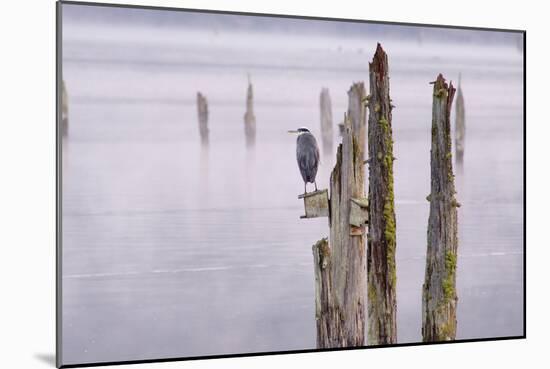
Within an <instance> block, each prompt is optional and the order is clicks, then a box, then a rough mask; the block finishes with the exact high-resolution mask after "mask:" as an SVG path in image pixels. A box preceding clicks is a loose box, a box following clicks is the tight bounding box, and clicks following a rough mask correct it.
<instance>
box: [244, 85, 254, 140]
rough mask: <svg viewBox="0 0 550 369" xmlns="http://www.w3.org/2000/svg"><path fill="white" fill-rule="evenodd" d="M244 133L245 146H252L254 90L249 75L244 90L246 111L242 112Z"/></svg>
mask: <svg viewBox="0 0 550 369" xmlns="http://www.w3.org/2000/svg"><path fill="white" fill-rule="evenodd" d="M244 134H245V139H246V146H247V147H252V146H254V145H255V143H256V116H255V115H254V90H253V87H252V83H251V82H250V77H249V78H248V89H247V91H246V113H245V114H244Z"/></svg>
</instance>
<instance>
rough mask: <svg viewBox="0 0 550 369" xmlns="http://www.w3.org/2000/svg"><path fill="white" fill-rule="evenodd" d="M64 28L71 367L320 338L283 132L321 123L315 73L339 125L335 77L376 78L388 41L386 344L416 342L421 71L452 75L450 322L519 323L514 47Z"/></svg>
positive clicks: (307, 244)
mask: <svg viewBox="0 0 550 369" xmlns="http://www.w3.org/2000/svg"><path fill="white" fill-rule="evenodd" d="M72 31H73V32H71V27H70V26H67V27H66V30H65V33H66V37H65V39H64V46H63V48H64V55H63V68H64V71H63V75H64V79H65V81H66V84H67V87H68V90H69V98H70V132H69V136H68V137H67V138H66V139H64V140H63V204H62V206H63V218H62V222H63V236H62V237H63V278H62V283H63V287H62V288H63V319H62V334H63V362H64V363H65V364H69V363H81V362H95V361H115V360H136V359H151V358H162V357H182V356H200V355H211V354H231V353H242V352H259V351H279V350H294V349H309V348H315V319H314V284H313V282H314V278H313V263H312V254H311V245H312V244H313V243H315V241H317V240H318V239H320V238H321V237H325V236H327V234H328V226H327V220H326V219H313V220H300V219H299V218H300V215H302V213H303V208H302V204H301V203H300V201H299V200H297V197H296V196H297V195H298V194H299V193H301V191H302V182H301V178H300V175H299V173H298V169H297V166H296V161H295V138H294V137H292V136H289V135H288V134H287V133H286V131H287V130H288V129H292V128H296V127H299V126H303V125H306V126H308V127H310V129H311V130H312V131H313V133H314V134H316V135H317V136H318V137H319V125H320V123H319V108H318V99H319V93H320V91H321V88H322V87H323V86H325V87H329V88H330V92H331V97H332V101H333V116H334V117H335V120H336V122H335V123H338V122H340V121H341V120H343V113H344V111H345V109H346V103H347V102H346V101H347V100H346V99H347V97H346V91H347V90H348V88H349V86H350V85H351V83H352V82H354V81H360V80H366V79H367V78H368V77H367V73H368V60H369V58H371V57H372V55H371V53H372V52H374V49H375V46H376V41H381V42H383V44H384V47H385V48H386V51H387V52H388V54H389V58H390V68H391V72H390V73H391V95H392V98H393V100H394V104H395V105H396V106H397V107H396V109H395V110H394V115H393V129H394V139H395V148H394V150H395V156H396V157H397V160H396V162H395V192H396V211H397V242H398V243H397V277H398V281H397V299H398V313H397V318H398V322H397V323H398V341H399V342H416V341H419V340H421V331H420V328H421V288H422V283H423V279H424V267H425V253H426V232H427V230H426V227H427V221H428V211H429V204H428V202H427V201H426V200H425V198H426V195H427V194H428V193H429V192H430V189H429V185H430V172H429V171H430V168H429V150H430V147H429V145H430V125H431V98H432V96H431V88H432V86H431V85H429V83H428V82H430V81H432V80H434V79H435V77H436V75H437V73H439V72H441V73H443V74H444V75H445V76H446V77H447V78H449V79H452V80H453V81H456V80H457V78H458V72H459V71H461V72H462V87H463V90H464V95H465V100H466V119H467V133H466V153H465V160H464V164H463V166H461V167H455V172H456V175H457V176H456V183H457V190H458V195H457V197H458V199H459V201H460V202H461V204H462V207H461V208H460V209H459V242H460V243H459V258H458V274H457V285H458V296H459V302H458V332H457V335H458V338H480V337H495V336H512V335H520V334H522V333H523V300H522V298H523V279H522V278H523V277H522V276H523V263H522V261H523V241H522V240H523V220H522V213H523V208H522V203H523V184H522V183H523V182H522V172H523V163H522V150H523V146H522V145H523V136H522V120H523V117H522V111H523V106H522V94H523V91H522V65H521V54H520V52H519V51H518V50H517V49H516V48H514V47H507V46H495V47H493V48H490V47H487V46H484V45H471V44H468V45H461V44H457V45H452V44H444V43H440V44H436V43H432V44H429V43H423V44H420V43H406V42H400V41H399V40H396V39H395V38H392V39H388V40H385V39H383V38H382V39H373V38H369V37H368V35H366V36H365V38H364V39H351V40H348V39H338V38H337V37H334V38H330V37H329V38H327V37H324V38H321V37H319V38H315V37H313V36H311V37H309V38H308V37H298V36H296V37H295V38H293V39H292V40H290V41H289V39H288V38H285V37H282V36H276V35H262V34H260V33H258V34H223V35H214V36H213V35H211V34H209V33H206V32H203V33H201V32H200V31H192V32H195V33H196V34H197V35H196V36H197V37H195V36H193V37H189V36H188V35H189V34H190V33H192V32H191V31H188V32H187V33H185V32H184V31H182V30H176V31H173V32H171V33H170V35H171V37H170V38H167V36H166V34H164V33H163V32H160V31H158V32H156V33H155V32H151V33H148V32H147V30H145V29H144V30H139V31H140V32H137V31H136V30H133V32H129V31H128V30H126V29H124V27H121V28H116V29H110V30H108V31H106V32H108V33H109V35H110V37H109V38H102V36H101V32H102V30H101V29H97V30H94V29H87V28H86V29H81V28H78V27H76V26H75V27H74V29H73V30H72ZM164 32H167V31H164ZM177 32H180V34H179V35H180V36H181V37H180V38H178V37H176V36H177V35H178V33H177ZM174 33H175V34H176V36H174ZM144 35H147V37H145V36H144ZM186 35H187V36H186ZM200 37H203V38H202V39H200ZM199 39H200V40H201V42H199V41H197V40H199ZM205 40H206V41H205ZM251 45H255V47H252V46H251ZM339 47H340V48H339ZM247 73H250V74H251V76H252V81H253V83H254V88H255V114H256V119H257V130H258V136H257V143H256V146H255V148H254V149H251V150H247V149H246V147H245V141H244V126H243V115H244V107H245V94H246V75H247ZM199 90H200V91H202V92H203V93H204V94H206V96H207V97H208V100H209V107H210V119H209V124H210V146H209V148H208V149H207V150H205V149H201V146H200V139H199V134H198V123H197V112H196V106H195V94H196V92H197V91H199ZM335 131H336V129H335ZM338 139H339V138H338V137H337V135H336V134H335V142H337V141H338ZM319 141H320V140H319ZM335 146H336V145H335ZM333 162H334V153H333V152H332V153H328V152H325V153H324V154H323V157H322V163H321V168H320V172H319V174H318V177H317V178H318V184H319V185H320V187H323V188H325V187H327V185H328V179H329V175H330V170H331V169H332V166H333Z"/></svg>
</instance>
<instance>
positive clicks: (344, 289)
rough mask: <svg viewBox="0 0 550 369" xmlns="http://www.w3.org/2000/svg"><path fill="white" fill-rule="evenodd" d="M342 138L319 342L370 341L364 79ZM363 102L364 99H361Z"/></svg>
mask: <svg viewBox="0 0 550 369" xmlns="http://www.w3.org/2000/svg"><path fill="white" fill-rule="evenodd" d="M348 96H349V100H350V104H349V108H348V113H347V114H346V116H345V119H344V131H343V137H342V143H341V144H340V145H339V146H338V149H337V153H336V164H335V166H334V169H333V171H332V173H331V176H330V200H329V207H330V212H329V214H330V217H329V227H330V237H329V241H328V242H327V240H326V239H323V240H321V241H319V242H318V243H316V244H315V245H314V246H313V255H314V268H315V269H314V274H315V286H316V290H315V315H316V323H317V347H318V348H331V347H355V346H363V345H364V344H365V314H364V312H365V310H364V309H365V303H366V291H367V288H366V287H367V285H366V282H367V275H366V274H367V273H366V248H365V233H366V230H365V228H366V224H367V218H366V213H367V212H366V208H367V206H368V205H367V199H366V198H365V165H364V152H363V147H364V146H363V145H361V141H362V142H364V138H362V137H361V135H363V136H364V132H365V108H364V105H363V104H362V103H361V102H362V100H363V99H364V87H363V84H362V83H357V84H354V85H353V86H352V88H351V89H350V92H348ZM356 101H359V103H358V104H357V103H355V102H356Z"/></svg>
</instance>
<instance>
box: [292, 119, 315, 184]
mask: <svg viewBox="0 0 550 369" xmlns="http://www.w3.org/2000/svg"><path fill="white" fill-rule="evenodd" d="M288 133H296V134H298V138H297V139H296V160H297V161H298V168H300V173H301V174H302V178H303V179H304V193H307V183H308V182H309V183H313V184H314V185H315V191H317V182H315V176H317V169H318V168H319V146H317V140H316V139H315V136H313V135H312V134H311V132H310V131H309V129H307V128H305V127H301V128H298V129H297V130H293V131H288Z"/></svg>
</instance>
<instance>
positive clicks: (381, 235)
mask: <svg viewBox="0 0 550 369" xmlns="http://www.w3.org/2000/svg"><path fill="white" fill-rule="evenodd" d="M369 77H370V95H369V96H368V97H367V99H366V100H367V105H368V108H369V125H368V152H369V160H368V163H369V197H368V202H369V234H368V250H367V272H368V305H367V306H368V309H367V310H368V326H369V331H368V344H369V345H385V344H393V343H396V342H397V324H396V310H397V307H396V279H397V277H396V265H395V250H396V229H395V227H396V223H395V207H394V206H395V204H394V184H393V161H394V160H395V158H394V156H393V137H392V108H393V107H392V104H391V99H390V94H389V92H390V84H389V69H388V57H387V55H386V53H385V52H384V50H383V49H382V47H381V45H380V44H378V46H377V48H376V52H375V54H374V58H373V60H372V62H371V63H370V64H369Z"/></svg>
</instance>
